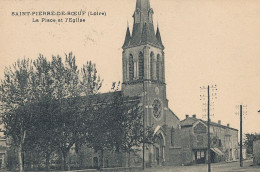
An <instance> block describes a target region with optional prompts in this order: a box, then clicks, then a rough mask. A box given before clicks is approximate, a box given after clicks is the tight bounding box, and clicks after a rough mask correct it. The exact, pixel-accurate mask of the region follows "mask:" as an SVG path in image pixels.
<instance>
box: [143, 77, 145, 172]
mask: <svg viewBox="0 0 260 172" xmlns="http://www.w3.org/2000/svg"><path fill="white" fill-rule="evenodd" d="M145 94H146V93H145V85H144V81H143V170H145V142H144V140H145Z"/></svg>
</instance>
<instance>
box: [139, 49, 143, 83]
mask: <svg viewBox="0 0 260 172" xmlns="http://www.w3.org/2000/svg"><path fill="white" fill-rule="evenodd" d="M138 66H139V79H143V78H144V55H143V53H142V52H140V53H139V56H138Z"/></svg>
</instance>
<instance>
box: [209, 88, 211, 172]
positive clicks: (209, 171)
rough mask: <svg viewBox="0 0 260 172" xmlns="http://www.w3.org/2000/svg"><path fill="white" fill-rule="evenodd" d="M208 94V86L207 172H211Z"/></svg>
mask: <svg viewBox="0 0 260 172" xmlns="http://www.w3.org/2000/svg"><path fill="white" fill-rule="evenodd" d="M210 161H211V158H210V94H209V85H208V172H211V164H210Z"/></svg>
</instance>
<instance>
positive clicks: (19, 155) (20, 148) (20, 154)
mask: <svg viewBox="0 0 260 172" xmlns="http://www.w3.org/2000/svg"><path fill="white" fill-rule="evenodd" d="M17 155H18V165H19V172H23V157H22V144H19V145H18V149H17Z"/></svg>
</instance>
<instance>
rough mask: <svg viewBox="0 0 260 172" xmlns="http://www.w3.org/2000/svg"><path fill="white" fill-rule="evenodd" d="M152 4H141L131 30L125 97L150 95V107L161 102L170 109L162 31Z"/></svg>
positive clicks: (144, 0)
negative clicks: (154, 102) (167, 97)
mask: <svg viewBox="0 0 260 172" xmlns="http://www.w3.org/2000/svg"><path fill="white" fill-rule="evenodd" d="M153 14H154V12H153V9H152V8H151V7H150V0H137V1H136V8H135V11H134V14H133V19H134V22H133V29H132V34H131V33H130V29H129V26H127V30H126V36H125V41H124V44H123V47H122V48H123V84H122V91H123V94H124V95H125V96H141V95H143V94H144V92H145V93H146V94H147V100H146V105H149V104H150V105H151V104H152V103H153V100H155V99H157V100H158V101H159V102H161V104H164V106H168V102H167V99H166V84H165V62H164V46H163V44H162V40H161V35H160V31H159V27H158V26H157V29H156V33H155V30H154V24H153Z"/></svg>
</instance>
